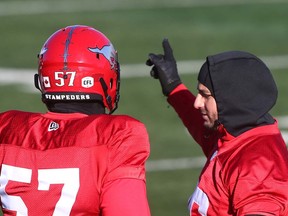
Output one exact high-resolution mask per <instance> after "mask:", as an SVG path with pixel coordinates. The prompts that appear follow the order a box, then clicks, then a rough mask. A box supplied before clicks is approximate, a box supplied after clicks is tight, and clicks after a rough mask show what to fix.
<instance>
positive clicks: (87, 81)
mask: <svg viewBox="0 0 288 216" xmlns="http://www.w3.org/2000/svg"><path fill="white" fill-rule="evenodd" d="M81 85H82V87H83V88H91V87H92V86H94V79H93V77H84V78H82V80H81Z"/></svg>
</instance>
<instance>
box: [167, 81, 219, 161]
mask: <svg viewBox="0 0 288 216" xmlns="http://www.w3.org/2000/svg"><path fill="white" fill-rule="evenodd" d="M195 99H196V97H195V96H194V95H193V94H192V93H191V92H190V91H189V90H188V89H187V88H186V86H185V85H184V84H181V85H179V86H178V87H177V88H176V89H175V90H174V91H173V92H171V94H170V95H169V97H168V99H167V100H168V103H169V104H170V105H172V107H173V108H174V110H175V111H176V112H177V114H178V116H179V118H180V119H181V120H182V122H183V124H184V125H185V127H186V128H187V129H188V131H189V133H190V135H191V136H192V137H193V138H194V140H195V141H196V142H197V143H198V144H199V145H200V146H201V148H202V150H203V152H204V154H205V155H206V156H207V157H208V156H209V155H210V154H211V151H212V150H213V147H214V145H215V144H216V142H217V138H216V134H215V133H212V131H211V130H208V129H206V128H205V127H204V120H203V118H202V116H201V113H200V111H199V110H197V109H195V108H194V102H195Z"/></svg>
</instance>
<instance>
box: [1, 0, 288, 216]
mask: <svg viewBox="0 0 288 216" xmlns="http://www.w3.org/2000/svg"><path fill="white" fill-rule="evenodd" d="M13 1H14V0H9V1H7V0H6V1H3V0H2V1H1V0H0V23H1V25H0V32H1V34H0V39H1V40H0V68H19V69H20V68H28V69H34V70H35V72H36V68H37V58H36V56H37V54H38V52H39V51H40V48H41V46H42V44H43V43H44V41H45V40H46V39H47V37H48V36H49V35H50V34H52V33H53V32H54V31H56V30H57V29H59V28H61V27H64V26H67V25H73V24H85V25H91V26H93V27H95V28H98V29H99V30H101V31H102V32H104V33H105V34H106V35H107V36H108V37H109V38H110V39H111V41H112V42H113V44H114V46H115V47H116V48H117V50H118V52H119V60H120V63H122V64H125V65H127V64H134V63H143V65H144V63H145V61H146V58H147V54H148V53H149V52H162V47H161V41H162V39H163V38H164V37H167V38H169V41H170V43H171V45H172V47H173V49H174V55H175V57H176V59H177V60H196V59H203V62H204V59H205V57H206V56H207V55H209V54H215V53H217V52H221V51H225V50H246V51H249V52H252V53H254V54H256V55H258V56H281V55H287V54H288V43H287V39H288V28H287V26H288V14H287V11H288V2H284V1H283V2H282V3H281V1H279V3H274V2H273V1H271V2H272V3H261V1H257V2H258V3H255V2H256V1H255V2H254V3H253V0H251V1H250V2H248V1H247V2H248V3H247V4H245V3H241V4H235V5H234V4H224V3H223V4H219V5H217V4H216V3H217V2H218V1H217V0H215V1H208V2H213V3H214V4H213V6H209V4H208V3H207V5H202V6H201V5H200V6H194V5H193V4H192V3H193V2H195V4H196V3H197V2H200V1H193V0H191V1H190V2H189V1H187V0H178V1H177V4H173V2H175V1H173V0H167V1H163V0H162V1H157V3H151V2H153V1H151V2H150V0H146V1H147V4H145V2H146V1H145V0H143V1H141V2H139V5H137V3H135V1H133V0H115V1H113V0H109V1H104V0H103V1H100V0H99V1H89V0H83V1H81V2H82V3H83V4H85V3H86V4H88V6H89V4H91V6H90V9H89V10H88V9H87V10H86V11H81V8H80V9H79V10H75V11H73V12H62V13H61V12H60V11H59V10H60V9H59V10H56V11H54V10H53V8H54V7H55V6H54V5H52V6H51V4H52V3H53V2H54V4H56V5H57V4H59V5H60V6H61V5H63V4H61V2H62V3H63V2H64V3H65V2H66V3H67V1H63V0H62V1H61V0H59V1H51V3H48V5H47V7H50V6H51V10H50V11H51V12H50V13H47V12H44V13H40V12H39V13H37V14H36V13H34V14H33V12H31V14H29V9H30V10H31V11H32V9H33V7H32V4H31V1H28V0H25V1H22V3H23V2H25V3H26V4H27V5H26V7H27V8H26V9H27V10H25V11H28V12H26V13H27V14H22V15H21V13H20V12H19V15H17V13H16V15H15V13H13V7H12V9H11V8H9V10H8V9H7V10H6V12H5V14H6V15H4V12H3V11H4V9H3V11H2V10H1V7H2V8H3V6H7V5H6V4H4V3H7V2H13ZM15 2H16V1H15ZM39 2H44V1H41V0H39ZM73 2H74V3H75V4H76V1H69V4H68V5H67V7H68V8H69V5H70V4H71V5H72V4H73ZM97 2H98V3H99V5H100V6H101V7H102V8H103V9H101V7H100V9H99V8H97ZM161 2H162V3H163V5H161ZM187 2H188V3H187ZM191 2H192V3H191ZM227 2H229V1H227ZM243 2H245V1H243ZM251 2H252V3H251ZM82 3H81V4H82ZM148 3H151V4H155V5H154V7H152V6H149V4H148ZM164 3H165V4H164ZM182 3H183V4H184V6H181V4H182ZM49 4H50V6H49ZM114 4H117V5H118V7H119V8H118V9H117V7H112V6H113V5H114ZM185 4H187V5H186V6H185ZM168 6H169V7H168ZM14 7H15V11H16V10H19V8H17V5H15V6H14ZM31 8H32V9H31ZM60 8H61V7H60ZM71 10H72V9H71ZM1 11H2V12H1ZM9 11H11V15H9V13H8V12H9ZM1 13H3V14H1ZM7 14H8V15H7ZM287 61H288V59H287ZM268 66H269V65H268ZM287 70H288V68H282V69H274V70H272V72H273V75H274V77H275V80H276V82H277V85H278V88H279V98H278V103H277V105H276V106H275V107H274V109H273V110H272V113H273V114H274V115H276V116H285V115H288V111H287V107H288V102H287V92H288V85H287V83H288V74H287ZM135 74H137V71H135ZM180 74H181V71H180ZM1 77H2V78H3V76H1V73H0V111H1V112H2V111H5V110H8V109H23V110H27V111H36V112H45V106H44V105H43V104H42V103H41V101H40V95H39V94H35V93H31V92H28V91H27V90H26V88H25V87H24V86H21V85H17V84H16V83H15V84H13V85H11V84H9V85H4V84H3V83H2V82H1ZM196 78H197V76H196V75H194V74H185V75H184V74H183V75H182V80H183V82H184V83H185V84H186V85H187V86H188V87H189V88H190V89H191V90H192V91H195V89H196V83H197V81H196ZM31 85H33V80H31ZM123 113H125V114H129V115H132V116H134V117H136V118H138V119H139V120H141V121H142V122H144V123H145V124H146V126H147V129H148V132H149V135H150V141H151V156H150V159H149V160H151V161H154V160H159V159H172V158H174V159H175V158H183V157H197V156H201V155H202V153H201V151H200V148H199V147H198V146H197V145H196V144H195V142H194V141H193V139H192V138H191V137H190V136H189V135H188V134H187V132H186V130H185V128H184V127H183V125H182V124H181V122H180V120H179V119H178V117H177V115H176V113H175V112H174V111H173V108H172V107H169V106H168V104H167V102H166V99H165V98H164V96H162V93H161V89H160V85H159V83H158V81H157V80H153V79H151V78H150V77H149V68H148V67H147V76H146V77H141V78H127V79H122V82H121V99H120V103H119V109H118V110H117V112H116V114H123ZM284 130H285V128H284ZM286 130H288V129H287V128H286ZM200 170H201V168H196V169H194V168H193V169H192V168H191V169H184V170H172V171H158V172H157V171H155V172H148V173H147V187H148V197H149V202H150V205H151V212H152V215H157V216H162V215H163V216H164V215H165V216H172V215H173V216H175V215H177V216H178V215H187V214H188V211H187V206H186V204H187V199H188V198H189V196H190V194H191V193H192V192H193V190H194V187H195V186H196V182H197V177H198V174H199V172H200Z"/></svg>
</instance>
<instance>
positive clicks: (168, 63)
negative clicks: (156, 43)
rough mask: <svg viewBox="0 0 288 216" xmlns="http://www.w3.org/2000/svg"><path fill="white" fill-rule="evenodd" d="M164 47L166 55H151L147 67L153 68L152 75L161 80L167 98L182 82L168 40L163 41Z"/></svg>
mask: <svg viewBox="0 0 288 216" xmlns="http://www.w3.org/2000/svg"><path fill="white" fill-rule="evenodd" d="M162 46H163V49H164V55H162V54H158V55H156V54H153V53H150V54H149V55H148V60H147V61H146V65H148V66H153V67H152V69H151V71H150V75H151V76H152V77H154V78H155V79H159V80H160V84H161V87H162V92H163V94H164V95H165V96H168V95H169V94H170V92H172V91H173V90H174V89H175V88H176V87H177V86H178V85H180V84H181V83H182V82H181V80H180V77H179V75H178V70H177V64H176V61H175V59H174V56H173V50H172V48H171V47H170V44H169V42H168V39H164V40H163V42H162Z"/></svg>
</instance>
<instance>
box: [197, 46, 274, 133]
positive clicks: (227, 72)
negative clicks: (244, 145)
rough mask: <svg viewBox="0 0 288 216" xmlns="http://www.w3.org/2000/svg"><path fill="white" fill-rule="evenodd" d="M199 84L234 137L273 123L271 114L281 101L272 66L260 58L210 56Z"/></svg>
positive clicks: (240, 54) (237, 53) (236, 53)
mask: <svg viewBox="0 0 288 216" xmlns="http://www.w3.org/2000/svg"><path fill="white" fill-rule="evenodd" d="M198 81H199V82H200V83H202V84H203V85H205V86H206V87H207V88H208V89H209V90H210V91H211V93H212V95H213V97H214V98H215V100H216V103H217V111H218V120H219V123H220V124H222V125H223V126H224V127H225V129H226V130H227V131H228V132H229V133H230V134H232V135H233V136H238V135H240V134H241V133H243V132H245V131H247V130H249V129H251V128H254V127H257V126H261V125H267V124H273V123H274V119H273V117H272V116H271V115H270V114H269V113H268V112H269V111H270V110H271V108H272V107H273V106H274V105H275V103H276V100H277V95H278V91H277V86H276V84H275V81H274V79H273V77H272V74H271V71H270V70H269V69H268V67H267V66H266V65H265V64H264V63H263V62H262V61H261V60H260V59H259V58H257V57H256V56H254V55H253V54H250V53H248V52H243V51H228V52H223V53H219V54H216V55H211V56H208V57H207V59H206V62H205V63H204V64H203V66H202V68H201V69H200V72H199V75H198Z"/></svg>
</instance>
